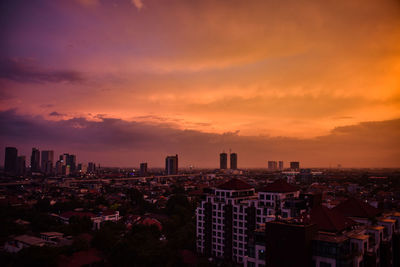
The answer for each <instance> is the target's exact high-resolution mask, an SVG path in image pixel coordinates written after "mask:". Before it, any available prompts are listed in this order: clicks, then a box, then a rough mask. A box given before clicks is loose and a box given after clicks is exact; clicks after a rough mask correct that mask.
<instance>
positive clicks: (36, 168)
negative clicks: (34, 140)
mask: <svg viewBox="0 0 400 267" xmlns="http://www.w3.org/2000/svg"><path fill="white" fill-rule="evenodd" d="M31 172H40V151H39V149H37V148H32V155H31Z"/></svg>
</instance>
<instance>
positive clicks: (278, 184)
mask: <svg viewBox="0 0 400 267" xmlns="http://www.w3.org/2000/svg"><path fill="white" fill-rule="evenodd" d="M260 191H261V192H274V193H290V192H296V191H299V189H298V188H297V187H296V186H294V185H291V184H288V183H287V182H286V181H285V180H283V179H279V180H276V181H275V182H273V183H270V184H268V185H267V186H266V187H264V188H263V189H262V190H260Z"/></svg>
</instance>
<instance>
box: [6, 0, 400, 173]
mask: <svg viewBox="0 0 400 267" xmlns="http://www.w3.org/2000/svg"><path fill="white" fill-rule="evenodd" d="M0 5H1V6H0V36H1V38H0V125H1V129H0V138H1V139H0V161H1V163H0V165H1V164H2V163H3V161H4V148H5V147H6V146H15V147H17V148H18V149H19V152H20V154H24V155H27V156H29V155H30V151H31V148H32V147H38V148H39V149H53V150H55V153H56V155H58V154H62V153H64V152H67V153H73V154H76V155H77V158H78V161H83V162H88V161H95V162H98V163H101V164H102V165H106V166H137V165H139V163H140V162H148V163H149V166H150V167H151V166H154V167H155V166H157V167H161V166H163V163H164V159H165V156H166V155H170V154H179V157H180V165H181V166H182V167H187V166H190V165H193V166H195V167H218V154H219V153H220V152H222V151H226V152H227V151H229V149H232V151H234V152H237V153H238V165H239V167H242V168H247V167H249V168H250V167H265V166H266V165H267V161H268V160H283V161H285V163H286V162H289V161H300V162H301V165H302V166H306V167H326V166H336V165H337V164H341V165H342V166H344V167H400V141H399V140H400V45H399V44H400V1H399V0H382V1H376V0H352V1H350V0H348V1H333V0H332V1H330V0H327V1H313V0H307V1H306V0H296V1H294V0H287V1H277V0H251V1H250V0H249V1H243V0H240V1H239V0H232V1H216V0H214V1H211V0H58V1H54V0H38V1H22V0H3V1H1V4H0ZM286 165H288V164H287V163H286Z"/></svg>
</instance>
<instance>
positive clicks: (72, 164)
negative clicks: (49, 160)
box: [67, 155, 76, 173]
mask: <svg viewBox="0 0 400 267" xmlns="http://www.w3.org/2000/svg"><path fill="white" fill-rule="evenodd" d="M67 166H69V170H70V173H75V172H76V156H75V155H68V157H67Z"/></svg>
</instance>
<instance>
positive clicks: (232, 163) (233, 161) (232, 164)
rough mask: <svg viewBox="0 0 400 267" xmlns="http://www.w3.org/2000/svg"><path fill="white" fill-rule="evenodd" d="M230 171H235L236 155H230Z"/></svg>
mask: <svg viewBox="0 0 400 267" xmlns="http://www.w3.org/2000/svg"><path fill="white" fill-rule="evenodd" d="M231 169H232V170H236V169H237V154H236V153H232V154H231Z"/></svg>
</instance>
